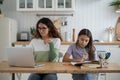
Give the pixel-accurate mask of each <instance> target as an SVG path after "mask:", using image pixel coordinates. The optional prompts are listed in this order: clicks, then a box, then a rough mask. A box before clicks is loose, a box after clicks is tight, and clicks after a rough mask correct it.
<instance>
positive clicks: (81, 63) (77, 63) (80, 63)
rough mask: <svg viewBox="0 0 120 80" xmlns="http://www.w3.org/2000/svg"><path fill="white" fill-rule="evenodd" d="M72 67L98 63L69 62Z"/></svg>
mask: <svg viewBox="0 0 120 80" xmlns="http://www.w3.org/2000/svg"><path fill="white" fill-rule="evenodd" d="M71 64H72V65H75V66H82V65H83V64H99V61H84V62H71Z"/></svg>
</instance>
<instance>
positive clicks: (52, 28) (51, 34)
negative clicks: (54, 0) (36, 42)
mask: <svg viewBox="0 0 120 80" xmlns="http://www.w3.org/2000/svg"><path fill="white" fill-rule="evenodd" d="M40 23H43V24H45V25H46V26H47V27H48V29H49V34H48V35H49V37H51V38H60V39H61V41H62V38H61V35H60V33H59V32H58V30H57V28H56V27H55V25H54V24H53V22H52V21H51V20H50V19H49V18H45V17H43V18H42V19H40V20H39V21H38V22H37V24H36V31H35V34H34V38H42V36H41V35H40V33H39V31H38V25H39V24H40Z"/></svg>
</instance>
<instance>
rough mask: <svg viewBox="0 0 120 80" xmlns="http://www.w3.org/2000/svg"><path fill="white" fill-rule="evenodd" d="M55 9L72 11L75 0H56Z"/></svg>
mask: <svg viewBox="0 0 120 80" xmlns="http://www.w3.org/2000/svg"><path fill="white" fill-rule="evenodd" d="M55 6H56V9H55V10H56V11H74V9H75V0H56V5H55Z"/></svg>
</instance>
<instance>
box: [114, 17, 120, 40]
mask: <svg viewBox="0 0 120 80" xmlns="http://www.w3.org/2000/svg"><path fill="white" fill-rule="evenodd" d="M115 34H116V39H117V40H118V41H120V17H119V18H118V21H117V25H116V31H115Z"/></svg>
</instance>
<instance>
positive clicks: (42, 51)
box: [28, 18, 62, 80]
mask: <svg viewBox="0 0 120 80" xmlns="http://www.w3.org/2000/svg"><path fill="white" fill-rule="evenodd" d="M61 40H62V38H61V36H60V34H59V33H58V31H57V29H56V27H55V26H54V24H53V23H52V21H51V20H50V19H48V18H42V19H40V20H39V21H38V22H37V24H36V32H35V35H34V37H33V39H32V40H31V42H30V44H29V46H31V47H32V48H33V50H34V57H35V61H36V62H40V61H42V62H48V61H50V62H57V61H58V58H59V54H58V53H59V48H60V44H61ZM28 80H57V75H56V74H55V73H53V74H40V73H35V74H31V75H30V76H29V79H28Z"/></svg>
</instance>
